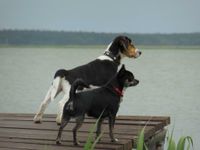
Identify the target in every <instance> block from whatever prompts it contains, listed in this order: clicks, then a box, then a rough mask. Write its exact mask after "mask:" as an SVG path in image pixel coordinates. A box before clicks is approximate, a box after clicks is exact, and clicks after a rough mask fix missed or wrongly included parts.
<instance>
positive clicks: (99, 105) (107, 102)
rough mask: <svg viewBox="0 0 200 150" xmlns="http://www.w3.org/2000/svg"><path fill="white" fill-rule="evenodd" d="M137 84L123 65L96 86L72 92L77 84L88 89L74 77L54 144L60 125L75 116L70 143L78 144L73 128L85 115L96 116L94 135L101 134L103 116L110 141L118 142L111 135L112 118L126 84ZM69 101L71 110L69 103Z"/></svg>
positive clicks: (80, 123) (57, 141)
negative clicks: (106, 80) (96, 122)
mask: <svg viewBox="0 0 200 150" xmlns="http://www.w3.org/2000/svg"><path fill="white" fill-rule="evenodd" d="M138 83H139V81H138V80H137V79H135V78H134V75H133V74H132V73H131V72H130V71H128V70H126V69H125V67H124V65H123V66H122V67H121V69H120V71H119V72H118V73H117V74H116V75H114V77H113V78H112V79H111V80H110V81H108V83H106V84H105V85H103V86H101V87H100V88H96V89H93V90H89V91H83V92H79V93H76V89H77V88H78V87H79V86H82V87H86V88H89V85H88V84H87V83H85V82H84V81H83V80H81V79H77V80H75V81H74V83H73V84H72V86H71V90H70V96H69V101H67V103H66V104H65V106H64V109H63V115H62V116H63V117H62V122H61V125H60V128H59V132H58V136H57V139H56V143H57V144H60V143H61V134H62V131H63V128H64V127H65V126H66V125H67V123H68V122H69V120H70V119H71V118H76V125H75V127H74V128H73V142H74V145H79V142H78V140H77V131H78V129H79V128H80V127H81V125H82V124H83V121H84V118H85V114H87V115H88V116H91V117H95V118H99V122H98V125H97V132H96V134H97V137H98V136H99V135H100V134H101V124H102V122H103V120H104V118H107V117H108V119H109V130H110V132H109V135H110V139H111V141H112V142H116V141H118V140H117V139H116V138H115V137H114V134H113V129H114V123H115V117H116V114H117V112H118V109H119V105H120V102H121V98H122V97H123V92H124V90H125V89H126V88H128V87H130V86H136V85H137V84H138ZM71 102H73V109H71V108H70V107H71V105H70V103H71Z"/></svg>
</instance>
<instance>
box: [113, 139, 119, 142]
mask: <svg viewBox="0 0 200 150" xmlns="http://www.w3.org/2000/svg"><path fill="white" fill-rule="evenodd" d="M118 141H119V140H118V139H117V138H113V139H111V142H118Z"/></svg>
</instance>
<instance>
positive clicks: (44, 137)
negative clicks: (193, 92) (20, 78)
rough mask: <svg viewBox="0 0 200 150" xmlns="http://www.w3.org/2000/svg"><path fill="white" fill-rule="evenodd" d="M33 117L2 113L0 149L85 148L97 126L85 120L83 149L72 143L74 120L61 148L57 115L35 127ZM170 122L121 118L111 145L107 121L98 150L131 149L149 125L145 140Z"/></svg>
mask: <svg viewBox="0 0 200 150" xmlns="http://www.w3.org/2000/svg"><path fill="white" fill-rule="evenodd" d="M33 117H34V115H33V114H9V113H0V150H1V149H7V150H10V149H19V150H23V149H30V150H32V149H36V150H40V149H48V150H49V149H50V150H53V149H56V150H62V149H70V150H75V149H76V150H79V149H83V146H84V143H85V142H86V140H87V137H88V132H89V129H90V128H91V127H92V126H93V125H94V123H95V121H96V120H95V119H93V118H90V117H86V119H85V121H84V124H83V126H82V127H81V128H80V130H79V132H78V139H79V141H80V143H81V145H80V146H78V147H77V146H74V145H73V141H72V139H73V138H72V128H73V127H74V125H75V121H74V120H73V119H72V120H71V121H70V123H69V124H68V125H67V126H66V127H65V129H64V132H63V136H62V139H63V142H62V145H60V146H58V145H56V144H55V139H56V136H57V133H58V128H59V126H57V124H56V123H55V117H56V115H54V114H47V115H44V119H43V122H42V124H34V123H33V121H32V119H33ZM169 123H170V118H169V117H154V116H153V117H152V116H118V117H117V120H116V124H115V130H114V133H115V136H116V138H118V139H119V142H117V143H112V142H110V138H109V130H108V121H107V120H105V121H104V124H103V126H102V128H103V132H104V134H103V137H102V140H101V141H100V142H99V143H98V144H97V145H96V147H95V149H97V150H98V149H101V150H103V149H105V150H131V149H132V148H133V144H135V141H136V138H137V135H138V133H139V132H140V131H141V129H142V128H143V127H144V126H145V125H146V128H145V140H148V139H149V138H150V137H152V136H154V135H155V133H158V132H159V131H161V130H162V129H163V128H164V127H165V126H167V125H168V124H169Z"/></svg>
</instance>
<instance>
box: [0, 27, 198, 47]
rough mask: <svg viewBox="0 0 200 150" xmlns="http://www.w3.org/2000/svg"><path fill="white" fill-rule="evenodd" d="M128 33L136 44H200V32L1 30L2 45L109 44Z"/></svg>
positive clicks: (0, 40)
mask: <svg viewBox="0 0 200 150" xmlns="http://www.w3.org/2000/svg"><path fill="white" fill-rule="evenodd" d="M118 35H126V36H128V37H130V38H131V39H132V40H133V41H134V43H136V45H200V33H172V34H160V33H155V34H139V33H137V34H133V33H131V34H129V33H95V32H68V31H40V30H0V45H36V46H37V45H38V46H40V45H107V44H109V43H110V42H111V41H112V40H113V39H114V38H115V37H116V36H118Z"/></svg>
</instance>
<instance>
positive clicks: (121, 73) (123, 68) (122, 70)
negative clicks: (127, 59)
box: [118, 64, 126, 76]
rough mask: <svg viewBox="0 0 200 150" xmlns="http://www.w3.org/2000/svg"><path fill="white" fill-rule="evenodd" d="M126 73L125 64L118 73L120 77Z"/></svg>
mask: <svg viewBox="0 0 200 150" xmlns="http://www.w3.org/2000/svg"><path fill="white" fill-rule="evenodd" d="M124 71H126V68H125V65H124V64H123V65H122V66H121V68H120V70H119V72H118V76H121V75H123V73H124Z"/></svg>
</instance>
